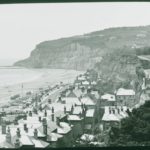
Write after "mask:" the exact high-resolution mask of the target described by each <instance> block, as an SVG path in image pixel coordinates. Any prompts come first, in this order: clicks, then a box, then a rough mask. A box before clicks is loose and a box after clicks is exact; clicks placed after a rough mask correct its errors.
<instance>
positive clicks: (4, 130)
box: [2, 121, 6, 134]
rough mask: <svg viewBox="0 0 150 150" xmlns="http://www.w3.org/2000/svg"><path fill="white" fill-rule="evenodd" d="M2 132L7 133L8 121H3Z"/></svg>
mask: <svg viewBox="0 0 150 150" xmlns="http://www.w3.org/2000/svg"><path fill="white" fill-rule="evenodd" d="M2 134H6V122H5V121H3V122H2Z"/></svg>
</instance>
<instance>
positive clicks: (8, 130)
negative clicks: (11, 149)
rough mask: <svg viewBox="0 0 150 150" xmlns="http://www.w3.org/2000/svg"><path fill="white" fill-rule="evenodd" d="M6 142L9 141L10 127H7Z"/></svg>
mask: <svg viewBox="0 0 150 150" xmlns="http://www.w3.org/2000/svg"><path fill="white" fill-rule="evenodd" d="M6 142H8V143H11V134H10V128H9V127H8V129H7V133H6Z"/></svg>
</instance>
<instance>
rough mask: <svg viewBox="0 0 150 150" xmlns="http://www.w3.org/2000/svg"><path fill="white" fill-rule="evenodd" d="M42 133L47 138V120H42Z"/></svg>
mask: <svg viewBox="0 0 150 150" xmlns="http://www.w3.org/2000/svg"><path fill="white" fill-rule="evenodd" d="M43 133H44V134H45V135H46V136H47V120H46V118H43Z"/></svg>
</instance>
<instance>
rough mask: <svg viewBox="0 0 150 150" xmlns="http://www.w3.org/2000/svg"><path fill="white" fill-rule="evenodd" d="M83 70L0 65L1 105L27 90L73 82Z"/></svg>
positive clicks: (35, 90) (32, 90) (34, 90)
mask: <svg viewBox="0 0 150 150" xmlns="http://www.w3.org/2000/svg"><path fill="white" fill-rule="evenodd" d="M81 73H83V71H76V70H65V69H27V68H21V67H0V106H1V105H3V104H7V103H8V102H9V101H10V97H11V96H13V95H15V94H19V95H22V96H23V95H25V94H26V92H29V91H31V92H37V91H38V90H39V88H46V87H50V86H52V85H55V84H58V83H60V82H63V83H73V81H74V80H75V78H76V76H77V75H79V74H81Z"/></svg>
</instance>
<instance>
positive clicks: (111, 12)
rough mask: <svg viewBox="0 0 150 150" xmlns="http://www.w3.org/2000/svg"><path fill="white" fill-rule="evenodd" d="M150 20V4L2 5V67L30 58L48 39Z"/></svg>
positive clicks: (144, 23) (132, 24) (0, 23)
mask: <svg viewBox="0 0 150 150" xmlns="http://www.w3.org/2000/svg"><path fill="white" fill-rule="evenodd" d="M149 18H150V3H148V2H143V3H142V2H140V3H138V2H130V3H129V2H119V3H118V2H107V3H49V4H48V3H47V4H0V65H10V64H12V63H13V62H15V61H17V60H20V59H24V58H27V57H29V55H30V53H31V51H32V50H33V49H34V48H35V46H36V45H37V44H38V43H40V42H42V41H45V40H53V39H57V38H61V37H69V36H74V35H81V34H85V33H88V32H92V31H97V30H102V29H105V28H109V27H122V26H141V25H150V19H149Z"/></svg>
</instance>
